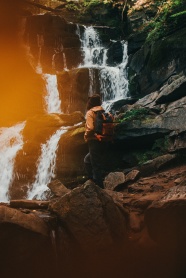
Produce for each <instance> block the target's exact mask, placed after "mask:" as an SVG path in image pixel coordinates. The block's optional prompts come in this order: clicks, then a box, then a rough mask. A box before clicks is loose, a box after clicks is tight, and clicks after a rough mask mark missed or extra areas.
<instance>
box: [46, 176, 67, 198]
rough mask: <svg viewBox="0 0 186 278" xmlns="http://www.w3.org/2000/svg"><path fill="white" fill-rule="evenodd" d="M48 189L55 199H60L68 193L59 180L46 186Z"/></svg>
mask: <svg viewBox="0 0 186 278" xmlns="http://www.w3.org/2000/svg"><path fill="white" fill-rule="evenodd" d="M48 187H49V188H50V190H51V191H52V193H53V194H54V195H55V196H57V197H61V196H63V195H65V194H67V193H69V192H70V190H69V189H67V188H66V187H65V186H64V184H62V183H61V182H60V181H59V180H54V181H52V182H51V183H49V184H48Z"/></svg>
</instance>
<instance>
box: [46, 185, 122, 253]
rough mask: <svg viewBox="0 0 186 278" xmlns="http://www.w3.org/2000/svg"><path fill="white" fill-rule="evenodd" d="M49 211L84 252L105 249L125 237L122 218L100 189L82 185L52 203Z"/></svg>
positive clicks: (110, 200)
mask: <svg viewBox="0 0 186 278" xmlns="http://www.w3.org/2000/svg"><path fill="white" fill-rule="evenodd" d="M50 210H51V211H53V212H55V213H56V214H57V215H58V217H59V219H61V221H62V222H63V223H64V224H65V226H66V227H67V229H68V231H69V232H70V233H71V235H72V236H73V238H74V239H75V240H76V242H78V244H80V246H81V248H82V249H83V250H85V251H88V250H90V249H91V252H94V251H96V250H97V251H98V250H101V249H102V250H103V249H107V248H109V246H110V247H111V246H113V245H115V244H116V243H117V242H118V243H119V242H120V245H122V242H123V241H124V239H125V237H126V224H125V217H124V216H123V214H122V213H121V212H120V210H119V208H118V207H117V206H116V205H115V203H114V202H113V200H112V198H111V197H110V196H109V195H108V194H107V193H106V192H104V190H102V189H100V188H99V187H97V186H95V185H94V184H89V185H85V186H84V185H83V186H81V187H79V188H76V189H74V190H72V191H71V192H70V193H69V194H66V195H65V196H63V197H61V198H59V199H58V200H53V201H51V203H50Z"/></svg>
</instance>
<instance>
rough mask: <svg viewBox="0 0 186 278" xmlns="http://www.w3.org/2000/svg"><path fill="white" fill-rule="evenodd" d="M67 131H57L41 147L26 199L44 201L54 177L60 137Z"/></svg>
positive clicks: (61, 129)
mask: <svg viewBox="0 0 186 278" xmlns="http://www.w3.org/2000/svg"><path fill="white" fill-rule="evenodd" d="M66 131H67V127H66V128H65V129H64V128H63V127H62V128H60V129H59V130H57V131H56V132H55V133H54V134H53V135H52V136H51V137H50V139H49V140H48V141H47V142H46V144H42V145H41V156H40V158H39V160H38V167H37V173H36V177H35V182H34V183H33V184H32V186H31V189H30V190H29V192H28V196H27V199H29V200H31V199H33V198H34V199H40V200H43V199H45V196H46V191H47V190H48V187H47V185H48V184H49V183H50V181H51V179H52V178H54V177H55V167H56V152H57V147H58V143H59V140H60V138H61V135H62V134H64V133H65V132H66Z"/></svg>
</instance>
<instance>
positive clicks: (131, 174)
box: [125, 170, 140, 182]
mask: <svg viewBox="0 0 186 278" xmlns="http://www.w3.org/2000/svg"><path fill="white" fill-rule="evenodd" d="M139 176H140V171H138V170H132V171H131V172H129V173H128V174H127V175H126V179H125V182H133V181H135V180H137V179H138V178H139Z"/></svg>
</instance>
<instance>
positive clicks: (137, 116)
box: [118, 108, 149, 123]
mask: <svg viewBox="0 0 186 278" xmlns="http://www.w3.org/2000/svg"><path fill="white" fill-rule="evenodd" d="M148 113H149V111H148V109H146V108H138V109H131V110H129V111H127V112H126V113H124V114H122V115H121V118H119V119H118V121H119V122H120V123H123V122H125V121H132V120H142V119H144V117H145V116H146V115H147V114H148Z"/></svg>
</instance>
